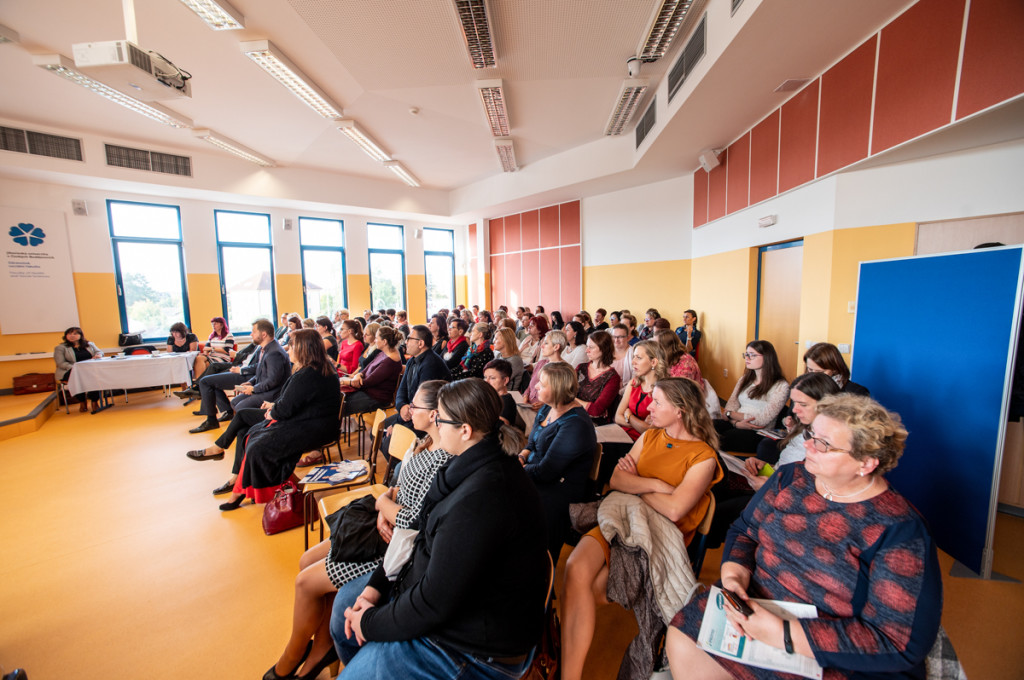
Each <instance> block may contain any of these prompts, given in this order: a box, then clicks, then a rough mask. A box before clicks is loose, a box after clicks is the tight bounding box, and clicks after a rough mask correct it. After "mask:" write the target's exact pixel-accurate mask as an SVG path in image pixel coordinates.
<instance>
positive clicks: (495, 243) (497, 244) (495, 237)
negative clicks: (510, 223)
mask: <svg viewBox="0 0 1024 680" xmlns="http://www.w3.org/2000/svg"><path fill="white" fill-rule="evenodd" d="M504 224H505V222H504V220H503V219H502V218H500V217H499V218H497V219H493V220H488V221H487V229H488V230H489V233H490V240H491V243H490V247H491V250H490V253H491V254H492V255H494V254H495V253H503V252H505V227H504Z"/></svg>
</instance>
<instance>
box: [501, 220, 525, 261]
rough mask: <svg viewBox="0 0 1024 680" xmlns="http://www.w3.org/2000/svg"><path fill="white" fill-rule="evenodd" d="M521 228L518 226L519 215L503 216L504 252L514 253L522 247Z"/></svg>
mask: <svg viewBox="0 0 1024 680" xmlns="http://www.w3.org/2000/svg"><path fill="white" fill-rule="evenodd" d="M521 233H522V230H521V229H520V228H519V215H506V216H505V252H506V253H515V252H519V251H520V250H522V249H523V244H522V239H521Z"/></svg>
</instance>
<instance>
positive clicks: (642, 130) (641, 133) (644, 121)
mask: <svg viewBox="0 0 1024 680" xmlns="http://www.w3.org/2000/svg"><path fill="white" fill-rule="evenodd" d="M657 106H658V98H657V97H655V98H654V99H652V100H651V105H650V106H648V107H647V110H646V111H644V115H643V116H641V117H640V120H638V121H637V123H636V148H638V149H639V148H640V145H641V144H643V141H644V139H645V138H646V137H647V133H649V132H650V131H651V130H653V129H654V122H655V114H656V112H657Z"/></svg>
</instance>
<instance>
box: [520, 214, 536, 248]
mask: <svg viewBox="0 0 1024 680" xmlns="http://www.w3.org/2000/svg"><path fill="white" fill-rule="evenodd" d="M522 230H523V250H531V249H533V248H539V247H540V215H539V213H538V211H536V210H530V211H529V212H524V213H523V214H522Z"/></svg>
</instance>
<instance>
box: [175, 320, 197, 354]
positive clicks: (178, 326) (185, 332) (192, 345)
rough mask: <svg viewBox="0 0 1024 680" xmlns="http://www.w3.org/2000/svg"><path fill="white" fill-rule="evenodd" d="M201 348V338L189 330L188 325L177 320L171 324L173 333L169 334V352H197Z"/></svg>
mask: <svg viewBox="0 0 1024 680" xmlns="http://www.w3.org/2000/svg"><path fill="white" fill-rule="evenodd" d="M198 350H199V338H197V337H196V335H195V333H192V332H191V331H189V329H188V326H186V325H185V324H183V323H182V322H180V321H179V322H177V323H175V324H174V325H172V326H171V334H170V335H168V336H167V351H168V352H196V351H198Z"/></svg>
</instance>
